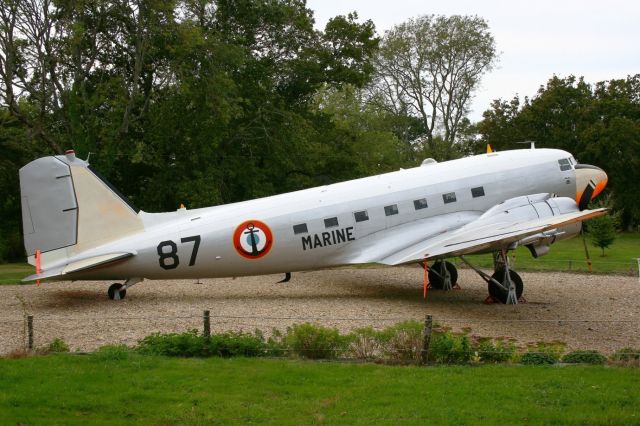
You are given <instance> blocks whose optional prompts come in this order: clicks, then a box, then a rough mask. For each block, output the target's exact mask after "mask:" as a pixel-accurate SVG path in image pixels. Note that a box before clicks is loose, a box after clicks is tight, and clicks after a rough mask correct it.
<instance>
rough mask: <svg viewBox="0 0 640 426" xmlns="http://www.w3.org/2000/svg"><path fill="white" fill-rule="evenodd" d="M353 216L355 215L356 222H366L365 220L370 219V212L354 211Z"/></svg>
mask: <svg viewBox="0 0 640 426" xmlns="http://www.w3.org/2000/svg"><path fill="white" fill-rule="evenodd" d="M353 217H355V219H356V222H364V221H365V220H369V214H368V213H367V211H366V210H362V211H360V212H354V213H353Z"/></svg>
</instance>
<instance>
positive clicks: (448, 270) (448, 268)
mask: <svg viewBox="0 0 640 426" xmlns="http://www.w3.org/2000/svg"><path fill="white" fill-rule="evenodd" d="M457 282H458V270H457V269H456V267H455V265H454V264H453V263H451V262H447V261H444V260H439V261H437V262H436V263H434V264H433V266H432V267H431V268H429V285H431V287H432V288H434V289H437V290H445V291H449V290H452V289H453V286H454V285H456V283H457Z"/></svg>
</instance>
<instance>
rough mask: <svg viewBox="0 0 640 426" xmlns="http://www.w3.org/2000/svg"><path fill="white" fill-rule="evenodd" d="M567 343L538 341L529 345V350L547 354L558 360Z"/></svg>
mask: <svg viewBox="0 0 640 426" xmlns="http://www.w3.org/2000/svg"><path fill="white" fill-rule="evenodd" d="M564 348H565V344H564V343H562V342H538V343H536V344H534V345H529V349H528V352H531V353H542V354H547V355H549V356H550V357H552V358H553V359H554V360H555V361H554V362H558V361H559V360H560V358H561V357H562V354H563V353H564Z"/></svg>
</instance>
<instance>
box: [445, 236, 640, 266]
mask: <svg viewBox="0 0 640 426" xmlns="http://www.w3.org/2000/svg"><path fill="white" fill-rule="evenodd" d="M587 249H588V250H589V255H590V257H591V262H592V265H593V272H596V273H620V274H629V275H637V274H638V262H637V260H636V259H637V258H638V257H640V233H637V232H633V233H631V232H630V233H621V234H618V235H617V237H616V240H615V241H614V242H613V244H612V245H611V247H610V248H608V249H606V250H605V256H604V257H602V256H601V254H602V251H601V250H600V249H599V248H598V247H595V246H594V245H593V244H591V241H590V240H589V237H588V236H587ZM514 254H515V262H514V265H513V266H514V269H515V270H516V271H518V270H520V271H526V270H529V271H580V272H587V271H588V270H589V269H588V265H587V261H586V256H585V252H584V244H583V242H582V238H581V237H580V236H577V237H575V238H571V239H568V240H563V241H558V242H557V243H555V244H553V245H552V246H551V250H550V251H549V254H547V255H546V256H542V257H540V258H538V259H534V258H533V256H531V253H530V252H529V250H528V249H527V248H526V247H518V248H517V249H516V250H515V252H511V256H512V259H514V257H513V256H514ZM469 260H470V261H471V262H472V263H474V264H476V265H478V266H481V267H492V265H493V261H492V258H491V255H482V256H473V257H470V258H469ZM456 263H457V264H458V265H460V264H461V263H462V262H460V261H457V262H456Z"/></svg>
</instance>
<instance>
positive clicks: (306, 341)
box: [285, 322, 348, 359]
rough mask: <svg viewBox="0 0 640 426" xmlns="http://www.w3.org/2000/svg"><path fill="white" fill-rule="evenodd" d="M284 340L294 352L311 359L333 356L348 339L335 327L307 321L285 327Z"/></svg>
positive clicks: (342, 348) (339, 351)
mask: <svg viewBox="0 0 640 426" xmlns="http://www.w3.org/2000/svg"><path fill="white" fill-rule="evenodd" d="M285 340H286V343H287V346H288V347H289V348H290V349H291V350H292V351H293V352H294V353H296V354H297V355H299V356H301V357H304V358H311V359H323V358H335V357H337V356H338V355H340V354H342V353H343V352H344V351H345V349H346V347H347V344H348V339H347V338H346V337H345V336H341V335H340V333H339V332H338V330H337V329H335V328H328V327H323V326H321V325H314V324H310V323H308V322H306V323H303V324H294V325H293V326H292V327H289V328H287V336H286V338H285Z"/></svg>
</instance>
